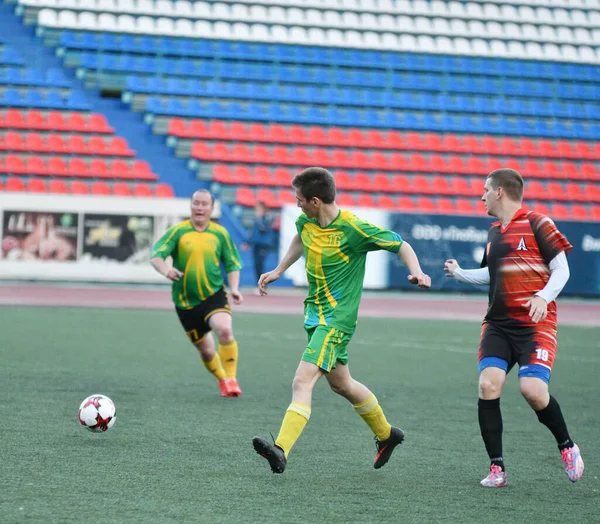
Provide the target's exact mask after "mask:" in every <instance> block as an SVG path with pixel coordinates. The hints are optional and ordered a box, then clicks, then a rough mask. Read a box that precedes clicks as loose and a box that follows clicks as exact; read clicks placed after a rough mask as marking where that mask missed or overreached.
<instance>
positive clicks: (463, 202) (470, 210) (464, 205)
mask: <svg viewBox="0 0 600 524" xmlns="http://www.w3.org/2000/svg"><path fill="white" fill-rule="evenodd" d="M456 212H457V213H458V214H459V215H478V214H480V213H479V212H478V209H477V208H476V207H475V204H474V202H473V201H472V200H470V199H465V198H459V199H458V200H457V201H456Z"/></svg>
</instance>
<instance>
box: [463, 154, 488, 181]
mask: <svg viewBox="0 0 600 524" xmlns="http://www.w3.org/2000/svg"><path fill="white" fill-rule="evenodd" d="M490 171H492V170H491V169H490V168H489V165H487V166H486V165H485V164H484V163H483V159H481V158H479V157H476V156H472V157H470V158H469V159H468V160H467V164H466V165H465V173H469V174H471V175H479V176H481V175H484V176H485V175H487V174H488V173H489V172H490Z"/></svg>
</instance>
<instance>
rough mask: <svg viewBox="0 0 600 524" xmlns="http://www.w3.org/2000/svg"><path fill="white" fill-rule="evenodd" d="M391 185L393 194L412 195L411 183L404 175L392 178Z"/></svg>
mask: <svg viewBox="0 0 600 524" xmlns="http://www.w3.org/2000/svg"><path fill="white" fill-rule="evenodd" d="M391 183H392V191H393V192H394V193H414V189H413V185H412V182H411V181H410V180H409V179H408V177H407V176H405V175H396V176H392V177H391Z"/></svg>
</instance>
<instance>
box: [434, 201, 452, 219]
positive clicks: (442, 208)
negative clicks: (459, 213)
mask: <svg viewBox="0 0 600 524" xmlns="http://www.w3.org/2000/svg"><path fill="white" fill-rule="evenodd" d="M436 207H437V212H438V213H442V214H446V215H453V214H454V211H455V206H454V200H452V199H451V198H438V199H437V201H436Z"/></svg>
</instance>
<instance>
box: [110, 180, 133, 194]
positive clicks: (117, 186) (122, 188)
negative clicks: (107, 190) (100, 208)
mask: <svg viewBox="0 0 600 524" xmlns="http://www.w3.org/2000/svg"><path fill="white" fill-rule="evenodd" d="M112 193H113V195H115V196H126V197H129V196H131V195H132V193H131V188H130V187H129V185H128V184H126V183H125V182H115V183H114V185H113V188H112Z"/></svg>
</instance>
